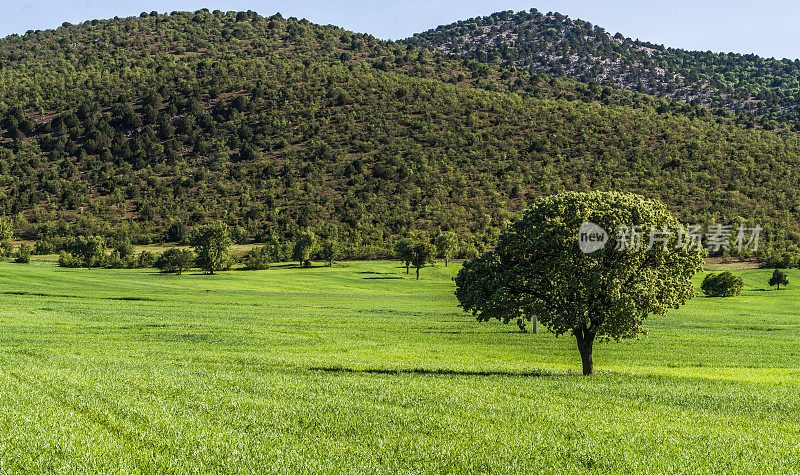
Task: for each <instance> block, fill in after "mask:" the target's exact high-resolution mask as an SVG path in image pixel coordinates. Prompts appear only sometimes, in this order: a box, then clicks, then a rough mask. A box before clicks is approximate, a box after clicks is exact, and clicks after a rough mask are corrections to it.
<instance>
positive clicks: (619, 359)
mask: <svg viewBox="0 0 800 475" xmlns="http://www.w3.org/2000/svg"><path fill="white" fill-rule="evenodd" d="M457 270H458V266H457V265H453V264H451V266H450V267H447V268H445V267H444V266H442V265H441V264H439V265H437V266H436V267H435V268H426V269H423V272H422V278H423V279H422V280H420V281H416V280H414V279H413V278H412V276H406V275H405V269H404V268H400V267H399V266H398V265H397V264H395V263H386V262H382V263H375V262H363V263H348V264H345V265H344V266H338V267H334V268H323V267H316V268H312V269H299V268H295V267H294V266H290V265H286V266H280V265H279V266H274V267H273V268H272V269H270V270H268V271H253V272H244V271H232V272H227V273H220V274H218V275H215V276H213V277H212V276H206V275H201V274H190V275H183V276H180V277H178V276H173V275H162V274H158V273H155V272H152V271H149V270H91V271H87V270H82V269H60V268H57V267H53V266H52V265H50V264H48V263H42V262H37V263H33V264H29V265H15V264H2V265H0V365H1V366H0V471H4V472H21V471H60V472H76V471H77V472H87V471H101V472H114V473H120V472H123V473H124V472H141V471H145V472H160V473H164V472H187V471H234V472H238V471H242V472H252V471H265V472H270V471H271V472H280V473H319V472H329V473H341V472H368V473H398V472H400V473H402V472H407V473H420V472H423V473H441V472H456V473H464V472H466V473H471V472H473V473H474V472H497V473H509V472H512V473H513V472H516V473H529V472H539V471H544V472H552V471H568V472H576V471H592V470H595V471H614V472H620V473H622V472H631V471H638V472H652V473H663V472H684V473H686V472H692V473H694V472H783V473H789V472H796V471H798V469H800V389H798V388H800V369H798V365H797V359H798V358H797V356H798V351H800V318H798V314H800V312H799V310H800V306H798V304H797V300H798V296H800V295H798V291H800V273H797V272H789V273H788V275H789V278H790V280H791V281H792V285H790V286H789V288H788V289H786V290H781V291H764V290H758V289H762V288H768V286H767V284H766V282H767V280H768V279H769V275H770V273H771V272H769V271H767V270H744V271H741V272H739V274H740V275H741V276H742V277H743V278H744V280H745V283H746V287H745V291H744V292H743V295H742V296H741V297H737V298H733V299H724V300H720V299H709V298H705V297H698V298H695V299H694V300H692V301H691V302H690V303H689V304H688V305H687V306H686V307H684V308H683V309H681V310H679V311H675V312H673V313H671V314H670V315H668V316H667V317H664V318H661V317H655V318H652V319H650V320H649V321H648V327H649V328H650V332H649V335H648V336H647V337H645V338H643V339H641V340H638V341H625V342H622V343H619V344H616V343H611V344H601V345H599V346H597V348H596V350H595V362H596V365H597V368H598V370H599V371H600V373H599V374H598V375H597V376H596V377H592V378H584V377H582V376H580V375H579V374H578V370H579V368H580V358H579V356H578V352H577V349H576V348H575V343H574V341H573V339H572V338H569V337H567V336H564V337H560V338H555V337H554V336H552V335H549V334H547V333H543V334H540V335H530V334H520V333H518V332H517V331H516V326H515V325H511V326H503V325H499V324H496V323H493V324H478V323H477V322H475V321H474V320H473V318H472V317H470V316H469V315H466V314H464V313H463V312H461V311H460V309H459V308H458V307H457V304H456V301H455V298H454V297H453V295H452V291H453V283H452V281H451V277H452V276H454V275H455V272H457ZM701 277H702V276H698V279H697V282H698V283H699V281H700V280H701ZM796 289H797V290H796Z"/></svg>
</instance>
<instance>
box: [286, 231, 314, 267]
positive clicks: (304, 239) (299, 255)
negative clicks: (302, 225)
mask: <svg viewBox="0 0 800 475" xmlns="http://www.w3.org/2000/svg"><path fill="white" fill-rule="evenodd" d="M316 246H317V236H316V234H314V233H313V232H312V231H303V232H301V233H300V236H298V237H297V242H295V243H294V249H293V250H292V259H294V260H296V261H298V262H299V263H300V265H302V266H305V267H311V254H313V253H314V248H315V247H316Z"/></svg>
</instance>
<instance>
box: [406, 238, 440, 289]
mask: <svg viewBox="0 0 800 475" xmlns="http://www.w3.org/2000/svg"><path fill="white" fill-rule="evenodd" d="M434 257H436V248H435V247H434V246H433V245H432V244H430V243H427V242H418V243H416V244H414V247H412V248H411V265H412V266H414V267H415V268H416V269H417V280H419V270H420V269H421V268H423V267H425V264H428V263H431V262H433V258H434Z"/></svg>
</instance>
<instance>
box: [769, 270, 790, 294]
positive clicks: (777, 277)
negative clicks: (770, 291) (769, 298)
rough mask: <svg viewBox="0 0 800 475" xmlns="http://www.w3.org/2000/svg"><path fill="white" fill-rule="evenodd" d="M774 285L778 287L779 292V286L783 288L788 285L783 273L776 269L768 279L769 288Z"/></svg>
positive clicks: (787, 279)
mask: <svg viewBox="0 0 800 475" xmlns="http://www.w3.org/2000/svg"><path fill="white" fill-rule="evenodd" d="M776 285H777V286H778V290H781V285H783V286H784V287H786V286H787V285H789V278H788V277H786V274H785V273H783V272H782V271H780V270H778V269H775V270H774V271H773V272H772V277H770V278H769V286H770V287H775V286H776Z"/></svg>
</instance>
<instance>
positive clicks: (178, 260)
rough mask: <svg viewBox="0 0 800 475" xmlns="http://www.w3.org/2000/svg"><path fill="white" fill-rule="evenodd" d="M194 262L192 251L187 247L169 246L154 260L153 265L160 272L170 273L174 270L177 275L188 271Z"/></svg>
mask: <svg viewBox="0 0 800 475" xmlns="http://www.w3.org/2000/svg"><path fill="white" fill-rule="evenodd" d="M193 262H194V253H193V252H192V251H190V250H188V249H176V248H171V249H167V250H166V251H164V252H163V253H162V254H161V255H160V256H158V259H156V262H155V264H153V265H154V267H155V268H156V269H158V270H160V271H161V272H165V273H170V272H174V273H176V274H178V275H181V274H182V273H184V272H186V271H188V270H189V269H191V268H192V263H193Z"/></svg>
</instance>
